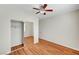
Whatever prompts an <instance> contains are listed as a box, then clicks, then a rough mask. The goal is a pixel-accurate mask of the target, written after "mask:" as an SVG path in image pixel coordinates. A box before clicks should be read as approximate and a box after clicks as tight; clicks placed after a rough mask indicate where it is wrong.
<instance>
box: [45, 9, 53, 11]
mask: <svg viewBox="0 0 79 59" xmlns="http://www.w3.org/2000/svg"><path fill="white" fill-rule="evenodd" d="M45 11H53V10H52V9H48V10H45Z"/></svg>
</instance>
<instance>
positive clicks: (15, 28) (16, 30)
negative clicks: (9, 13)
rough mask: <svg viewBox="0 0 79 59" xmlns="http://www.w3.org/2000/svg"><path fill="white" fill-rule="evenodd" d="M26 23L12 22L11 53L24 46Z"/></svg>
mask: <svg viewBox="0 0 79 59" xmlns="http://www.w3.org/2000/svg"><path fill="white" fill-rule="evenodd" d="M23 24H24V23H23V22H21V21H14V20H11V51H12V50H15V49H17V48H20V47H21V46H23V36H24V32H23V31H24V29H23V28H24V25H23Z"/></svg>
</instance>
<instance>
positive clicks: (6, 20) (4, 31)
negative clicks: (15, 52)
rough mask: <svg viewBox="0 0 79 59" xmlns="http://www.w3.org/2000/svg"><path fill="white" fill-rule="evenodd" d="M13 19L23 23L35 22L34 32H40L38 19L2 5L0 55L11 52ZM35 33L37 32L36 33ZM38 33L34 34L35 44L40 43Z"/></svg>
mask: <svg viewBox="0 0 79 59" xmlns="http://www.w3.org/2000/svg"><path fill="white" fill-rule="evenodd" d="M11 19H13V20H17V21H22V22H33V23H34V24H35V25H34V26H35V27H34V30H36V31H38V18H36V17H34V16H31V15H29V14H25V12H24V11H22V10H20V9H18V8H16V7H15V6H14V7H13V6H11V5H0V54H7V53H9V52H10V51H11V49H10V47H11V23H10V21H11ZM34 32H35V31H34ZM37 34H38V33H36V32H35V33H34V37H35V38H36V39H34V43H37V42H38V35H37Z"/></svg>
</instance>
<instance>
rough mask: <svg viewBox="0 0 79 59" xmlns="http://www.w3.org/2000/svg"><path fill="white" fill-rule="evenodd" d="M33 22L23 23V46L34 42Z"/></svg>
mask: <svg viewBox="0 0 79 59" xmlns="http://www.w3.org/2000/svg"><path fill="white" fill-rule="evenodd" d="M33 26H34V25H33V22H25V23H24V46H29V45H33V44H34V30H33V29H34V28H33Z"/></svg>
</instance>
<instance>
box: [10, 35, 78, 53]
mask: <svg viewBox="0 0 79 59" xmlns="http://www.w3.org/2000/svg"><path fill="white" fill-rule="evenodd" d="M24 41H25V43H24V47H21V48H18V49H16V50H14V51H12V52H11V53H10V55H17V54H18V55H79V51H76V50H73V49H71V48H68V47H64V46H61V45H58V44H56V43H53V42H49V41H46V40H43V39H40V41H39V43H37V44H33V37H31V36H30V37H28V39H27V38H25V40H24ZM27 42H28V43H27Z"/></svg>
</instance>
